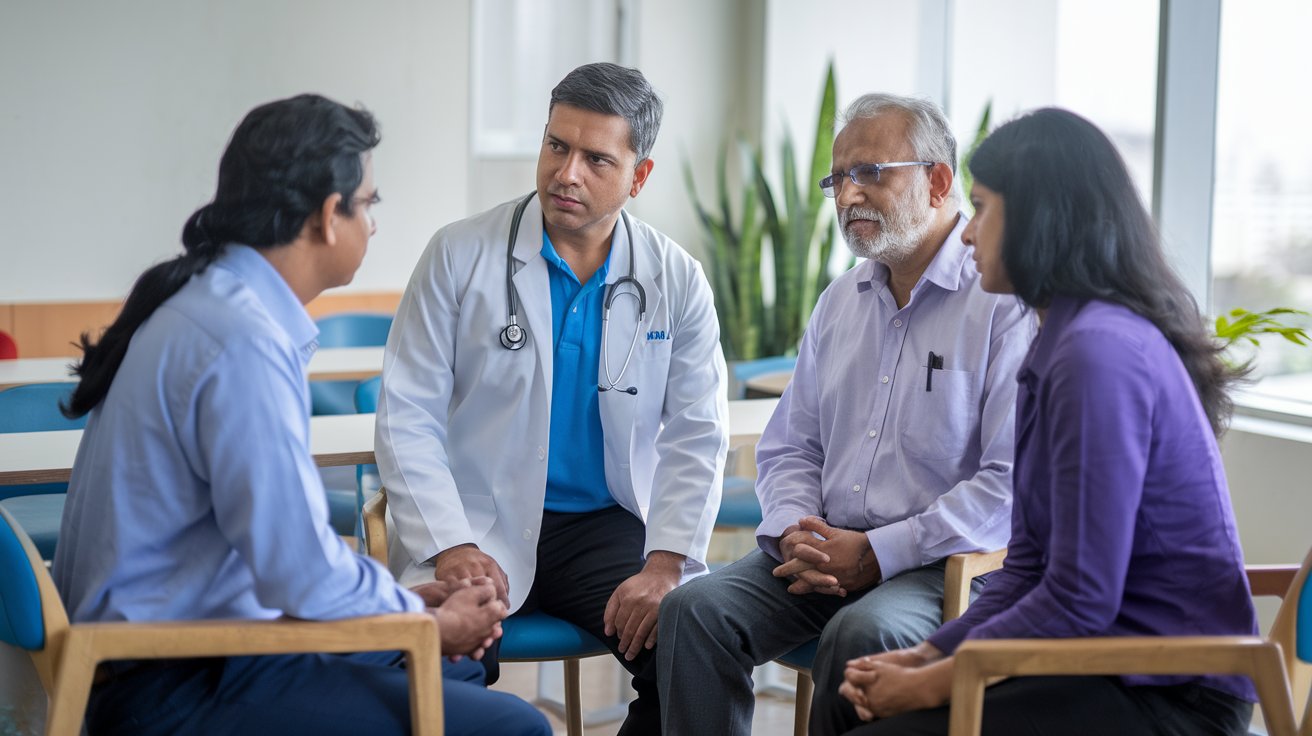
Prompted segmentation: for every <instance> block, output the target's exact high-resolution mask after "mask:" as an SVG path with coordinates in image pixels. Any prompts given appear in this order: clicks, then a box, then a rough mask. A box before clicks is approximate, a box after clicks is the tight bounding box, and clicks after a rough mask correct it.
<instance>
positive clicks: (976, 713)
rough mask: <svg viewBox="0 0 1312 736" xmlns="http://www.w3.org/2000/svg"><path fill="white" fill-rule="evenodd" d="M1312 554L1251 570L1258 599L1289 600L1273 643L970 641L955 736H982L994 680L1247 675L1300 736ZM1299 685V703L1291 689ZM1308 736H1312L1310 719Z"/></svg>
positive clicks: (964, 653) (1271, 716) (955, 699)
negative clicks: (1304, 600) (1301, 624)
mask: <svg viewBox="0 0 1312 736" xmlns="http://www.w3.org/2000/svg"><path fill="white" fill-rule="evenodd" d="M1309 564H1312V553H1309V554H1308V557H1307V559H1305V560H1304V561H1303V565H1302V567H1293V566H1253V567H1249V568H1248V577H1249V585H1250V587H1251V588H1252V591H1253V595H1254V596H1260V595H1276V596H1280V597H1281V598H1282V599H1283V602H1282V603H1281V606H1280V610H1279V612H1278V613H1277V614H1276V619H1275V622H1274V623H1273V624H1272V627H1271V633H1270V635H1269V636H1267V637H1266V638H1262V637H1255V636H1190V637H1147V636H1145V637H1102V638H1086V639H997V640H992V641H968V642H966V643H964V644H963V645H962V646H961V647H960V648H959V649H958V650H957V652H956V662H955V665H954V667H953V679H952V699H951V705H952V715H951V722H950V723H951V725H950V729H949V733H950V734H951V736H977V735H978V734H979V732H980V725H981V719H982V717H983V713H982V711H983V703H984V687H985V685H986V684H988V681H989V680H990V679H991V678H998V677H1015V676H1025V675H1132V674H1133V675H1176V674H1218V675H1243V676H1246V677H1249V678H1250V679H1252V681H1253V683H1254V684H1255V685H1256V686H1257V693H1258V698H1259V700H1260V703H1261V706H1262V713H1263V715H1264V716H1265V719H1266V726H1267V728H1268V730H1269V732H1270V733H1271V735H1272V736H1294V734H1295V733H1296V732H1297V729H1296V727H1295V716H1294V713H1295V712H1296V711H1295V700H1297V701H1298V704H1299V705H1298V707H1299V709H1300V710H1301V709H1302V708H1303V707H1304V703H1305V702H1306V700H1307V696H1308V689H1309V683H1310V682H1312V666H1309V665H1308V663H1306V662H1303V661H1300V660H1299V659H1298V657H1297V656H1296V653H1295V647H1294V644H1295V631H1296V624H1297V614H1298V608H1299V599H1300V597H1301V592H1302V589H1303V587H1304V583H1305V581H1306V580H1307V576H1308V569H1309ZM1291 683H1293V692H1294V693H1298V695H1297V696H1296V697H1294V696H1291V690H1290V684H1291ZM1301 733H1302V735H1303V736H1309V734H1312V718H1309V717H1308V715H1306V714H1305V715H1304V718H1303V727H1302V732H1301Z"/></svg>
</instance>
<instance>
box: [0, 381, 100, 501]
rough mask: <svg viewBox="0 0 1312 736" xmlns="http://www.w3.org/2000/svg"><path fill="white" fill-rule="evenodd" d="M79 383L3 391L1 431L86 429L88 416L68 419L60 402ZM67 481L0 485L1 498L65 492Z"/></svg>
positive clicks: (0, 404) (29, 386)
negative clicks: (61, 408) (62, 410)
mask: <svg viewBox="0 0 1312 736" xmlns="http://www.w3.org/2000/svg"><path fill="white" fill-rule="evenodd" d="M75 385H76V384H72V383H33V384H29V385H25V386H15V387H13V388H10V389H5V390H4V391H0V432H3V433H8V432H55V431H59V430H62V429H85V428H86V426H87V418H86V416H85V415H83V416H81V417H78V418H77V419H69V418H68V417H65V416H64V415H63V414H61V413H60V411H59V402H61V401H63V400H64V399H66V398H68V395H69V394H70V393H72V391H73V388H74V386H75ZM67 490H68V484H67V483H32V484H27V485H19V486H0V499H4V498H12V497H14V496H31V495H37V494H42V493H63V492H65V491H67Z"/></svg>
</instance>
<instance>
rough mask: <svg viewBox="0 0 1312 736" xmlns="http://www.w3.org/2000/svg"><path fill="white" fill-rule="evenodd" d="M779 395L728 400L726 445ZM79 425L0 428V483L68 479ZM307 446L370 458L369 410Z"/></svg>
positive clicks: (313, 436)
mask: <svg viewBox="0 0 1312 736" xmlns="http://www.w3.org/2000/svg"><path fill="white" fill-rule="evenodd" d="M777 403H778V399H751V400H746V401H730V402H729V433H730V445H731V446H740V445H744V444H751V443H754V442H756V439H757V438H758V437H760V435H761V431H762V430H764V429H765V423H766V422H767V421H769V419H770V415H771V414H772V413H773V412H774V407H775V404H777ZM81 441H82V430H80V429H72V430H65V431H62V432H17V433H13V434H0V485H16V484H20V483H60V482H64V481H67V480H68V478H69V475H70V473H71V470H72V466H73V459H74V458H75V457H76V456H77V446H78V443H79V442H81ZM310 452H311V453H312V454H313V455H314V461H315V462H316V463H317V464H318V465H319V466H320V467H332V466H341V465H369V464H372V463H373V462H374V415H373V414H346V415H341V416H328V417H312V418H311V419H310Z"/></svg>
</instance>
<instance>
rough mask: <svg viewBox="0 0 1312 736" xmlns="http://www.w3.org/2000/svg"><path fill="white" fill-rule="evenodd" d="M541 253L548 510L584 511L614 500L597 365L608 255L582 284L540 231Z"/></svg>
mask: <svg viewBox="0 0 1312 736" xmlns="http://www.w3.org/2000/svg"><path fill="white" fill-rule="evenodd" d="M542 257H543V258H544V259H546V261H547V276H548V279H549V280H550V282H551V332H552V334H551V337H552V360H553V361H554V362H553V365H552V376H551V378H552V380H551V433H550V436H549V438H548V445H549V447H548V454H547V496H546V501H545V503H544V508H546V510H547V511H558V512H566V513H575V514H577V513H584V512H588V511H599V510H601V509H604V508H608V507H610V506H614V505H616V501H615V499H614V498H613V497H612V496H611V495H610V488H609V487H608V486H607V485H606V467H605V446H604V444H603V443H604V437H603V436H602V433H601V409H600V405H599V397H598V394H597V371H598V365H599V360H600V356H601V311H602V303H603V302H604V301H605V295H606V274H607V273H609V272H610V257H609V256H607V258H606V262H605V263H602V264H601V268H599V269H597V272H596V273H594V274H592V278H590V279H588V283H586V284H580V283H579V279H578V276H576V275H574V270H573V269H571V268H570V266H569V264H568V263H566V262H565V259H564V258H561V257H560V254H559V253H557V252H556V247H555V246H554V245H552V243H551V238H549V237H547V231H546V230H543V231H542Z"/></svg>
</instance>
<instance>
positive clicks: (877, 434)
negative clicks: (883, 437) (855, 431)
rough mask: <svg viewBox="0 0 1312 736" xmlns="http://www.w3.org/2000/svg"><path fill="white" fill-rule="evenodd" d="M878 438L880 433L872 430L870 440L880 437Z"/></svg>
mask: <svg viewBox="0 0 1312 736" xmlns="http://www.w3.org/2000/svg"><path fill="white" fill-rule="evenodd" d="M878 436H879V433H878V432H876V431H875V430H873V429H872V430H870V439H874V438H876V437H878Z"/></svg>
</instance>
